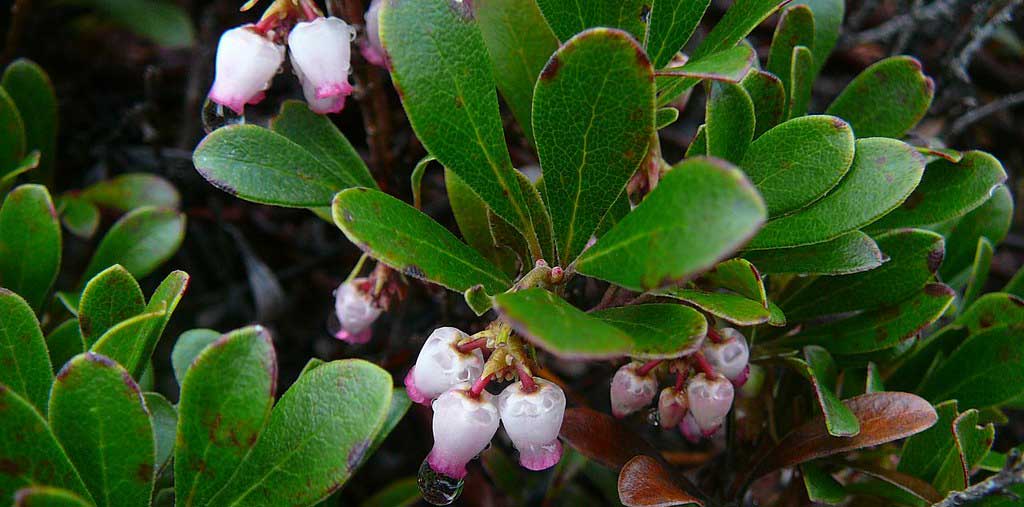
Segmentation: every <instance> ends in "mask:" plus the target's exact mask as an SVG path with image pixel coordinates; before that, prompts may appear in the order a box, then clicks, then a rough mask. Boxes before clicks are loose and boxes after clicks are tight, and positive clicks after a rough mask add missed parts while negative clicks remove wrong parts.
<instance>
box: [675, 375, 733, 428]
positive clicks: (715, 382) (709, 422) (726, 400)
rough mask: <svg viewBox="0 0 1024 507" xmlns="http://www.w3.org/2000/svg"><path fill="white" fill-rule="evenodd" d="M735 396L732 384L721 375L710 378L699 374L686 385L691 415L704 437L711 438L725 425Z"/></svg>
mask: <svg viewBox="0 0 1024 507" xmlns="http://www.w3.org/2000/svg"><path fill="white" fill-rule="evenodd" d="M733 396H734V390H733V386H732V383H731V382H729V380H728V379H727V378H725V377H723V376H721V375H715V377H714V378H708V376H707V375H705V374H704V373H699V374H697V375H696V376H695V377H693V378H691V379H690V381H689V382H688V383H687V384H686V399H687V401H688V402H689V403H690V413H691V414H693V420H694V422H696V423H697V427H698V428H700V431H701V433H703V435H704V436H706V437H707V436H711V435H712V434H714V433H715V431H718V428H720V427H721V426H722V424H723V423H725V416H726V415H728V414H729V409H730V408H732V400H733Z"/></svg>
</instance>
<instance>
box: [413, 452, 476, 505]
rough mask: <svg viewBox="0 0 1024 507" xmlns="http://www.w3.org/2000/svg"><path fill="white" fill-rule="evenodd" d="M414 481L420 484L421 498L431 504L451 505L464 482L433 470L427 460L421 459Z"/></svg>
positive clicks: (460, 491)
mask: <svg viewBox="0 0 1024 507" xmlns="http://www.w3.org/2000/svg"><path fill="white" fill-rule="evenodd" d="M416 483H417V484H419V486H420V494H422V495H423V499H424V500H426V501H427V502H429V503H430V504H431V505H451V504H452V502H454V501H455V500H456V499H457V498H459V495H461V494H462V486H463V485H464V484H465V483H464V481H463V480H462V479H455V478H452V477H448V476H447V475H444V474H442V473H438V472H435V471H434V469H433V468H430V463H428V462H427V460H423V464H422V465H420V471H419V473H418V474H417V475H416Z"/></svg>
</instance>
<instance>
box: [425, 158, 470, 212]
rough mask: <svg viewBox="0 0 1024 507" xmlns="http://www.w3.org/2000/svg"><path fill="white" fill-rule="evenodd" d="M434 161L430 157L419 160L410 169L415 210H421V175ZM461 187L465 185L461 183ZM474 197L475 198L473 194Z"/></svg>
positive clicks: (434, 159)
mask: <svg viewBox="0 0 1024 507" xmlns="http://www.w3.org/2000/svg"><path fill="white" fill-rule="evenodd" d="M435 161H437V159H436V158H434V157H433V156H431V155H427V156H425V157H423V158H421V159H420V161H419V162H417V163H416V167H413V168H412V174H410V175H409V186H411V187H412V205H413V207H415V208H416V209H423V199H422V197H421V196H422V190H423V188H422V187H423V175H424V174H425V173H426V172H427V168H428V167H430V163H431V162H435ZM446 173H447V171H446ZM463 185H465V183H463ZM474 197H476V196H475V194H474ZM476 199H477V200H479V199H480V198H479V197H476Z"/></svg>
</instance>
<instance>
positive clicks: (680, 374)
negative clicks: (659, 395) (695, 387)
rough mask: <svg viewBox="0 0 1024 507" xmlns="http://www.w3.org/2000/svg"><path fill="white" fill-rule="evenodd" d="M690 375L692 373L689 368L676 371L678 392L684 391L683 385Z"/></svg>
mask: <svg viewBox="0 0 1024 507" xmlns="http://www.w3.org/2000/svg"><path fill="white" fill-rule="evenodd" d="M689 373H690V369H689V368H685V369H682V368H680V369H679V370H678V371H676V391H682V390H683V384H685V383H686V377H688V376H689Z"/></svg>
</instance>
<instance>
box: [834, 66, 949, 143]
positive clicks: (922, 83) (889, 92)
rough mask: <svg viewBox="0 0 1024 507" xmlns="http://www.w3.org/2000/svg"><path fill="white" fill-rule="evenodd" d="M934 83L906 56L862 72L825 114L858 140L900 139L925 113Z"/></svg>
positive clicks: (929, 102)
mask: <svg viewBox="0 0 1024 507" xmlns="http://www.w3.org/2000/svg"><path fill="white" fill-rule="evenodd" d="M934 95H935V83H934V82H933V81H932V80H931V78H929V77H927V76H925V75H924V74H923V73H922V72H921V63H920V62H918V61H917V60H915V59H914V58H911V57H909V56H893V57H890V58H886V59H884V60H882V61H880V62H878V63H876V64H874V65H872V66H870V67H868V68H867V69H865V70H864V72H861V73H860V75H859V76H857V77H856V78H855V79H854V80H853V81H852V82H851V83H850V84H849V85H848V86H847V87H846V89H845V90H843V92H842V93H840V94H839V96H838V97H836V99H835V100H834V101H832V104H831V105H829V106H828V109H827V110H826V111H825V112H826V114H830V115H833V116H838V117H840V118H842V119H844V120H846V121H847V122H849V123H850V125H853V131H854V132H856V133H857V137H858V138H862V139H863V138H866V137H893V138H897V139H898V138H901V137H903V135H904V134H906V133H907V131H909V130H910V129H912V128H913V127H914V125H917V122H918V121H920V120H921V118H922V117H924V114H925V113H926V112H928V107H929V106H930V105H931V103H932V97H933V96H934Z"/></svg>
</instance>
